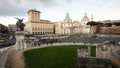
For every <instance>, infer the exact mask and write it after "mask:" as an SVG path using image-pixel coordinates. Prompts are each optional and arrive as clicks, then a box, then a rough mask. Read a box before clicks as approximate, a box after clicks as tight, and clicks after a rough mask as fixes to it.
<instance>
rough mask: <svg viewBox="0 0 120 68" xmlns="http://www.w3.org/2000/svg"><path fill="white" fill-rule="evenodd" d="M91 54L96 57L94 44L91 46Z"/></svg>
mask: <svg viewBox="0 0 120 68" xmlns="http://www.w3.org/2000/svg"><path fill="white" fill-rule="evenodd" d="M91 56H92V57H96V46H91Z"/></svg>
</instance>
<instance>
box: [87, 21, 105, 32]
mask: <svg viewBox="0 0 120 68" xmlns="http://www.w3.org/2000/svg"><path fill="white" fill-rule="evenodd" d="M87 25H90V30H91V32H92V26H103V23H100V22H95V21H90V22H88V23H87Z"/></svg>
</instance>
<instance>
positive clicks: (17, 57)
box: [11, 51, 25, 68]
mask: <svg viewBox="0 0 120 68" xmlns="http://www.w3.org/2000/svg"><path fill="white" fill-rule="evenodd" d="M24 67H25V63H24V59H23V55H22V52H20V51H14V52H13V53H12V57H11V68H24Z"/></svg>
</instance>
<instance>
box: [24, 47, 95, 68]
mask: <svg viewBox="0 0 120 68" xmlns="http://www.w3.org/2000/svg"><path fill="white" fill-rule="evenodd" d="M78 47H81V48H87V46H57V47H46V48H39V49H34V50H28V51H25V52H24V56H25V60H26V62H27V66H26V68H75V67H76V61H77V48H78ZM94 48H95V47H92V49H91V50H93V51H95V49H94ZM91 52H92V51H91ZM94 53H95V52H94ZM91 55H95V54H91Z"/></svg>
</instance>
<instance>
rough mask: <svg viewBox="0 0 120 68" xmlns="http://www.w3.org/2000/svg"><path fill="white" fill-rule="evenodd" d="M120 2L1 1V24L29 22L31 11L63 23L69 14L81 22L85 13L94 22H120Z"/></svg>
mask: <svg viewBox="0 0 120 68" xmlns="http://www.w3.org/2000/svg"><path fill="white" fill-rule="evenodd" d="M119 3H120V0H0V23H2V24H4V25H8V24H15V23H16V21H17V20H16V19H15V18H14V17H18V18H24V22H25V21H27V12H28V10H30V9H36V10H38V11H41V12H42V13H41V18H42V19H47V20H50V21H53V22H56V21H62V20H63V19H64V17H65V14H66V13H67V12H68V13H69V14H70V17H71V18H72V20H73V21H74V20H77V21H81V19H82V17H83V16H84V13H87V16H88V17H91V14H93V16H94V20H96V21H98V20H109V19H110V20H120V5H119Z"/></svg>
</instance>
